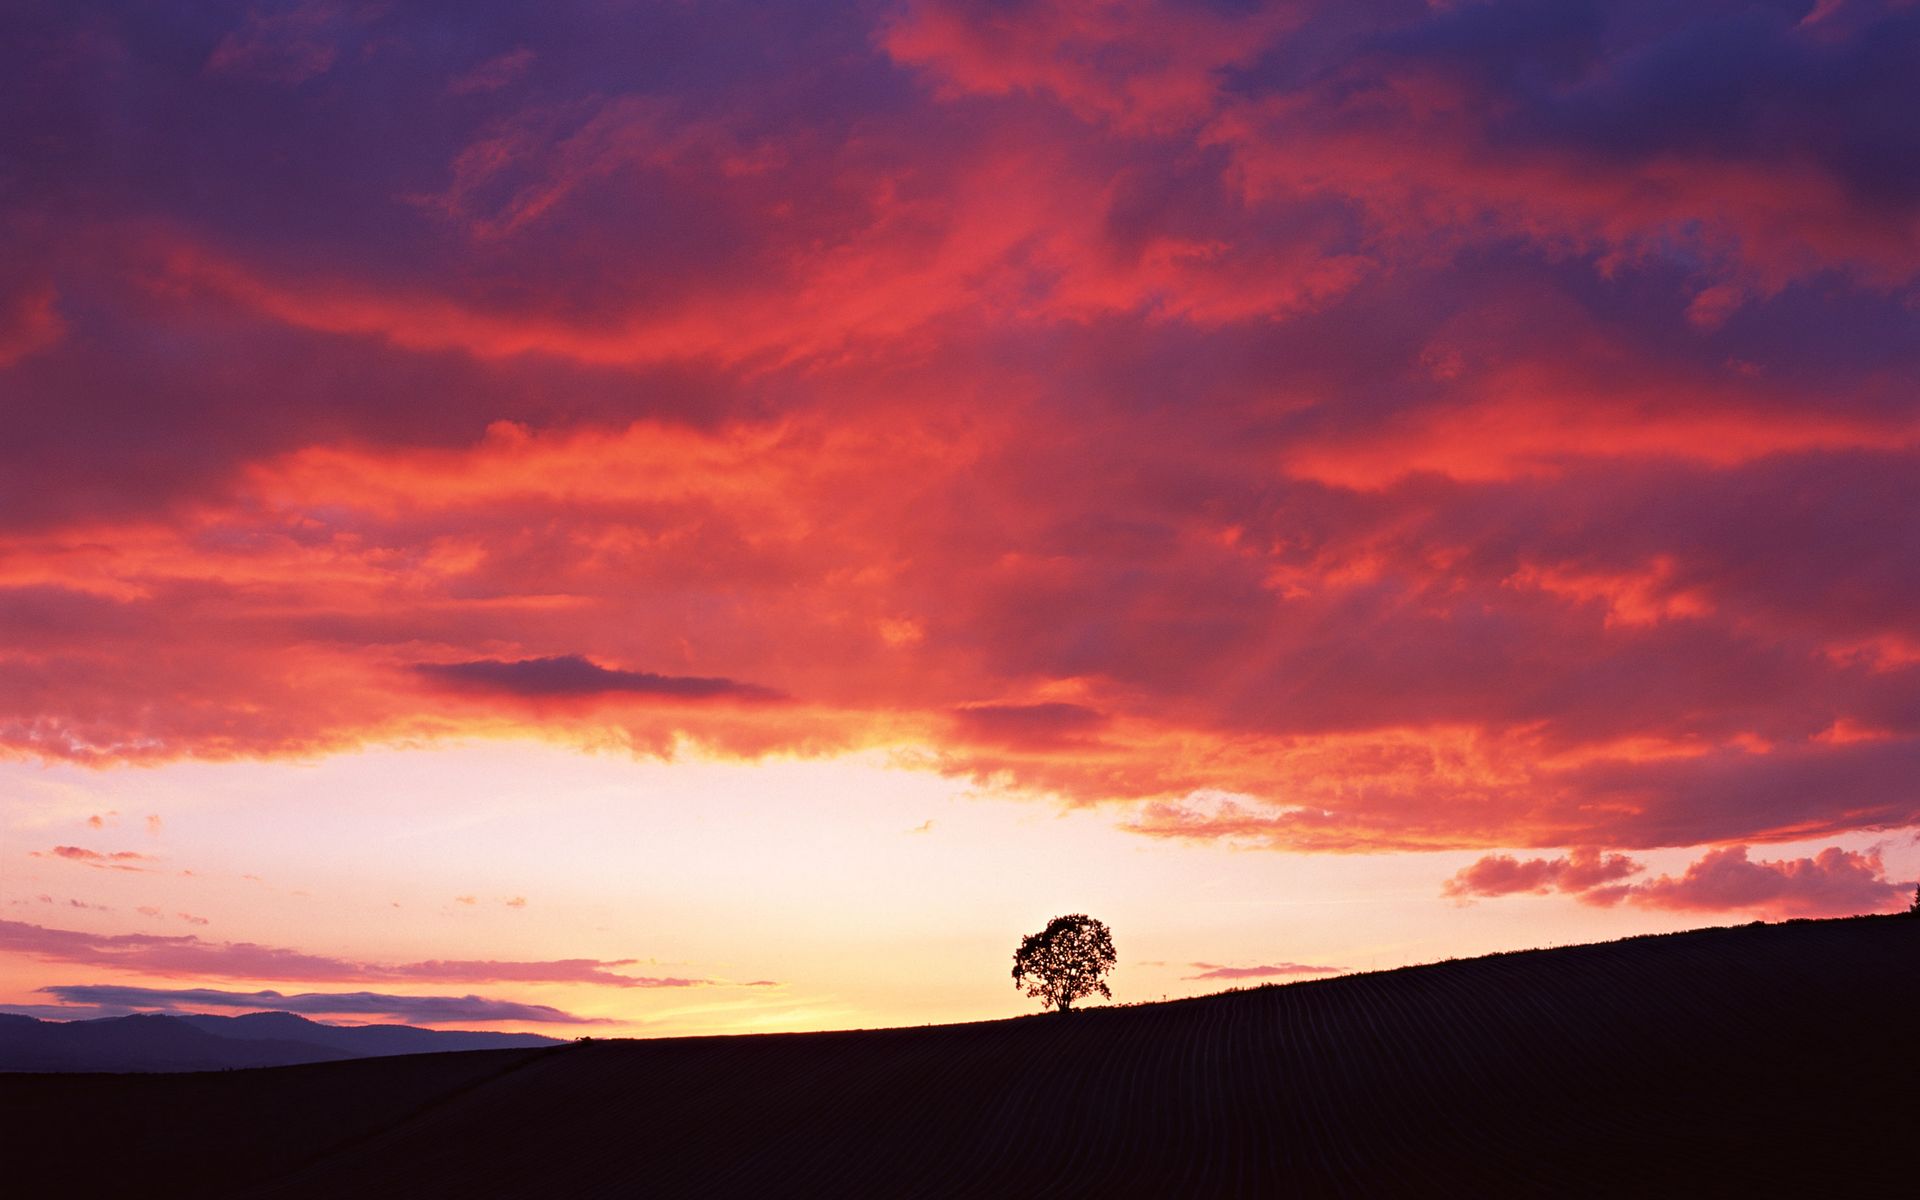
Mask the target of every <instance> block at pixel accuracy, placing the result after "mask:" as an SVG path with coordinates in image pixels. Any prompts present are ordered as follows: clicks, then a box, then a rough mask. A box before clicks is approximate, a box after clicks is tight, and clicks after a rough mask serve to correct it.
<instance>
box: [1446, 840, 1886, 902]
mask: <svg viewBox="0 0 1920 1200" xmlns="http://www.w3.org/2000/svg"><path fill="white" fill-rule="evenodd" d="M1644 870H1645V867H1644V866H1642V865H1641V864H1640V863H1637V862H1635V861H1634V860H1633V859H1631V858H1629V857H1627V856H1626V855H1622V854H1607V855H1601V854H1598V853H1596V852H1594V851H1591V850H1587V851H1575V852H1574V853H1573V854H1571V855H1568V856H1565V857H1561V858H1551V859H1549V858H1530V859H1524V860H1522V859H1516V858H1514V857H1513V856H1512V855H1506V854H1490V855H1488V856H1486V857H1484V858H1482V859H1480V860H1479V861H1477V862H1475V863H1473V864H1472V865H1470V866H1468V867H1465V868H1463V869H1462V870H1461V871H1460V872H1459V873H1458V874H1457V875H1455V876H1454V877H1453V878H1452V879H1450V880H1448V881H1447V883H1446V885H1445V886H1444V887H1443V889H1442V892H1443V894H1445V895H1448V896H1452V897H1456V898H1458V899H1462V900H1465V899H1469V898H1474V897H1490V896H1510V895H1515V894H1520V893H1528V892H1531V893H1535V894H1542V895H1544V894H1546V893H1549V892H1561V893H1565V894H1567V895H1571V896H1573V897H1575V898H1576V899H1578V900H1579V901H1580V902H1581V903H1583V904H1593V905H1601V906H1610V905H1615V904H1620V903H1627V904H1633V905H1637V906H1640V907H1642V908H1655V909H1665V910H1668V911H1676V912H1712V913H1729V912H1745V913H1752V914H1754V915H1757V916H1762V917H1770V918H1776V919H1777V918H1790V917H1848V916H1855V915H1858V914H1862V913H1876V912H1890V911H1898V910H1899V909H1902V908H1905V907H1906V905H1907V901H1908V900H1909V899H1910V898H1911V897H1912V895H1913V888H1914V884H1913V883H1912V882H1911V881H1908V882H1902V881H1899V880H1892V879H1888V878H1887V877H1886V868H1885V867H1884V866H1883V864H1882V863H1881V861H1880V855H1879V853H1878V852H1877V851H1868V852H1864V853H1863V852H1859V851H1853V850H1844V849H1842V848H1840V847H1839V846H1829V847H1827V848H1826V849H1824V850H1822V851H1820V852H1819V853H1818V854H1816V855H1814V856H1813V857H1811V858H1797V859H1776V860H1761V861H1758V862H1756V861H1754V860H1753V859H1752V858H1750V857H1749V851H1748V848H1747V847H1745V846H1722V847H1719V848H1717V849H1713V850H1709V851H1707V852H1706V854H1704V855H1703V856H1702V857H1701V858H1700V859H1698V860H1697V861H1695V862H1693V863H1692V864H1690V865H1689V866H1688V867H1687V869H1686V870H1685V871H1684V872H1682V873H1681V874H1680V875H1678V876H1673V875H1661V876H1659V877H1657V878H1654V879H1647V880H1640V881H1635V882H1624V881H1625V880H1627V879H1629V878H1630V877H1631V876H1634V875H1638V874H1640V873H1641V872H1643V871H1644Z"/></svg>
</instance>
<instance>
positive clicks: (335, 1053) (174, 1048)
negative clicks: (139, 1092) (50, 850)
mask: <svg viewBox="0 0 1920 1200" xmlns="http://www.w3.org/2000/svg"><path fill="white" fill-rule="evenodd" d="M556 1044H557V1043H556V1042H555V1040H554V1039H553V1038H545V1037H538V1036H535V1035H533V1034H518V1033H484V1032H482V1033H472V1032H467V1031H464V1030H440V1029H417V1028H415V1027H414V1026H411V1025H322V1024H321V1023H319V1022H318V1021H309V1020H307V1019H306V1018H305V1017H301V1016H296V1015H295V1014H293V1013H284V1012H263V1013H248V1014H246V1015H244V1016H238V1017H216V1016H183V1017H175V1016H163V1015H158V1014H155V1015H142V1016H131V1017H108V1018H103V1019H100V1020H92V1021H38V1020H35V1019H33V1018H32V1017H23V1016H16V1015H13V1014H10V1013H0V1071H108V1072H129V1071H223V1070H232V1069H235V1068H240V1067H283V1066H292V1065H294V1064H297V1063H316V1062H333V1061H337V1060H339V1059H343V1058H370V1057H383V1056H387V1055H394V1054H425V1053H432V1052H439V1051H452V1050H495V1049H499V1050H505V1049H526V1048H530V1047H536V1046H552V1045H556Z"/></svg>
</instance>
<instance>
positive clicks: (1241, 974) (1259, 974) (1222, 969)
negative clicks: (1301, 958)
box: [1182, 962, 1344, 979]
mask: <svg viewBox="0 0 1920 1200" xmlns="http://www.w3.org/2000/svg"><path fill="white" fill-rule="evenodd" d="M1187 965H1188V966H1190V967H1193V968H1195V969H1197V970H1198V971H1199V972H1200V973H1199V974H1198V975H1186V976H1182V978H1185V979H1273V978H1277V977H1280V976H1286V975H1336V974H1338V973H1339V972H1340V971H1342V970H1343V969H1344V968H1342V967H1314V966H1308V965H1307V964H1305V963H1290V962H1283V963H1272V964H1267V965H1262V966H1252V967H1229V966H1223V965H1221V964H1220V963H1206V962H1197V963H1188V964H1187Z"/></svg>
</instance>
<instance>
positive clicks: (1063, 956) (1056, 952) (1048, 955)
mask: <svg viewBox="0 0 1920 1200" xmlns="http://www.w3.org/2000/svg"><path fill="white" fill-rule="evenodd" d="M1113 963H1114V953H1113V931H1112V930H1110V929H1108V928H1107V927H1106V925H1105V924H1104V923H1103V922H1100V921H1096V920H1094V919H1093V918H1092V917H1089V916H1087V915H1086V914H1085V913H1070V914H1068V915H1067V916H1064V917H1055V918H1054V919H1053V920H1051V921H1049V922H1047V927H1046V928H1045V929H1042V930H1041V931H1040V932H1039V933H1030V934H1028V935H1027V936H1026V937H1025V938H1023V939H1021V942H1020V948H1019V949H1018V950H1015V951H1014V952H1013V986H1015V987H1017V988H1023V989H1025V991H1026V993H1027V995H1029V996H1034V997H1038V998H1039V1000H1040V1002H1041V1005H1042V1007H1044V1008H1051V1009H1058V1010H1059V1011H1060V1012H1066V1011H1068V1010H1069V1009H1070V1008H1072V1007H1073V1002H1074V1001H1075V1000H1079V999H1081V998H1083V997H1086V996H1092V995H1100V996H1103V997H1105V998H1106V999H1108V1000H1111V999H1113V992H1112V991H1110V990H1109V989H1108V988H1107V984H1106V981H1105V980H1104V979H1103V978H1102V977H1103V976H1104V975H1106V973H1107V972H1108V971H1111V970H1112V969H1113Z"/></svg>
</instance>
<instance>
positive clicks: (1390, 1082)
mask: <svg viewBox="0 0 1920 1200" xmlns="http://www.w3.org/2000/svg"><path fill="white" fill-rule="evenodd" d="M0 1117H3V1119H4V1123H5V1124H4V1128H5V1132H6V1137H5V1144H6V1148H7V1153H6V1158H7V1159H8V1162H7V1165H6V1167H5V1168H4V1173H3V1174H0V1178H5V1179H6V1180H7V1181H8V1182H9V1183H10V1184H17V1183H27V1182H29V1181H32V1180H45V1181H47V1184H46V1186H45V1187H44V1189H43V1190H42V1191H39V1192H34V1191H31V1190H29V1191H17V1192H14V1193H13V1194H16V1195H22V1196H26V1195H32V1194H45V1195H154V1194H169V1195H197V1196H217V1195H231V1194H260V1195H274V1196H315V1197H319V1196H327V1197H346V1196H353V1197H385V1196H487V1195H513V1196H535V1195H543V1196H576V1195H617V1196H629V1195H630V1196H694V1195H698V1196H744V1195H764V1196H791V1195H823V1196H959V1195H993V1196H1002V1197H1037V1196H1076V1195H1106V1196H1115V1195H1124V1196H1195V1195H1198V1196H1211V1195H1288V1194H1307V1195H1422V1196H1431V1195H1454V1194H1460V1195H1538V1196H1566V1195H1609V1196H1628V1195H1635V1196H1638V1195H1687V1196H1697V1195H1717V1194H1729V1195H1732V1194H1739V1195H1755V1194H1762V1195H1824V1196H1855V1195H1867V1194H1875V1193H1877V1194H1884V1195H1912V1194H1915V1189H1916V1185H1915V1182H1914V1180H1915V1175H1916V1167H1917V1166H1920V1164H1917V1163H1916V1161H1915V1154H1914V1151H1915V1147H1916V1146H1920V920H1916V919H1910V918H1906V917H1871V918H1855V919H1851V920H1844V921H1818V922H1796V923H1791V924H1786V925H1774V926H1751V927H1743V928H1737V929H1726V930H1704V931H1700V932H1696V933H1689V934H1679V935H1674V936H1669V937H1661V938H1645V939H1636V940H1631V941H1626V942H1617V943H1612V944H1608V945H1600V946H1583V947H1575V948H1570V949H1560V950H1545V951H1533V952H1528V953H1524V954H1512V955H1504V956H1498V957H1493V958H1484V959H1475V960H1470V961H1463V962H1455V963H1443V964H1439V965H1435V966H1428V967H1413V968H1408V969H1405V970H1400V971H1390V972H1382V973H1378V974H1372V975H1360V976H1350V977H1347V978H1343V979H1334V980H1327V981H1324V982H1317V983H1304V984H1295V985H1292V986H1288V987H1281V988H1263V989H1257V990H1252V991H1246V992H1239V993H1232V994H1227V995H1222V996H1214V997H1208V998H1205V999H1199V1000H1189V1001H1178V1002H1173V1003H1168V1004H1154V1005H1145V1006H1140V1007H1136V1008H1122V1009H1094V1010H1088V1011H1085V1012H1078V1013H1075V1014H1073V1015H1072V1016H1071V1017H1067V1018H1061V1017H1057V1016H1045V1017H1034V1018H1029V1019H1022V1020H1016V1021H999V1022H990V1023H982V1024H977V1025H957V1026H944V1027H936V1028H925V1029H903V1030H883V1031H874V1032H857V1033H832V1034H805V1035H788V1036H762V1037H733V1038H688V1039H673V1040H659V1041H636V1042H594V1043H586V1044H579V1045H569V1046H563V1047H559V1048H556V1049H550V1050H536V1051H484V1052H477V1053H460V1054H437V1055H420V1056H409V1057H404V1058H389V1059H375V1060H366V1061H357V1062H346V1063H329V1064H319V1065H314V1066H303V1067H288V1068H276V1069H271V1070H256V1071H233V1072H226V1073H217V1074H201V1075H171V1076H167V1075H157V1076H103V1075H93V1076H24V1075H16V1076H0Z"/></svg>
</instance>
